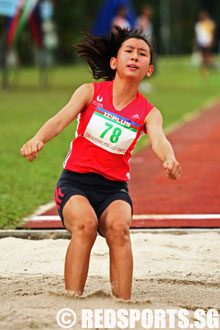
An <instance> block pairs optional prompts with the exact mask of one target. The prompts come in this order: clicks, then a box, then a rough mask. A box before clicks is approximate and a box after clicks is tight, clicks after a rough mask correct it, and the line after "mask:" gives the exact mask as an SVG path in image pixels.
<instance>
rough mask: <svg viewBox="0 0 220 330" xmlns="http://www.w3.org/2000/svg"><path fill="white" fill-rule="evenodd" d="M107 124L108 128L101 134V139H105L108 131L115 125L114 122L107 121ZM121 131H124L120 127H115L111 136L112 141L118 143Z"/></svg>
mask: <svg viewBox="0 0 220 330" xmlns="http://www.w3.org/2000/svg"><path fill="white" fill-rule="evenodd" d="M105 126H107V128H106V129H105V130H104V131H103V132H102V134H101V135H100V138H101V139H104V137H105V135H106V134H107V133H108V131H110V130H111V129H112V128H113V127H114V125H112V124H110V123H108V122H106V123H105ZM121 132H122V131H121V129H120V127H115V128H114V129H113V131H112V134H111V136H110V141H111V142H112V143H117V142H118V139H119V136H120V135H121Z"/></svg>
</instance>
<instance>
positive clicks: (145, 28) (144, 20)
mask: <svg viewBox="0 0 220 330" xmlns="http://www.w3.org/2000/svg"><path fill="white" fill-rule="evenodd" d="M152 13H153V10H152V7H151V6H144V7H143V8H142V10H141V13H140V15H139V16H138V18H137V20H136V27H137V29H138V30H139V31H140V32H143V33H144V34H145V35H146V36H147V38H148V40H149V41H150V42H152V40H153V24H152V22H151V18H152Z"/></svg>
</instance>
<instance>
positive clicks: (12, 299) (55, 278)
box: [0, 231, 220, 330]
mask: <svg viewBox="0 0 220 330" xmlns="http://www.w3.org/2000/svg"><path fill="white" fill-rule="evenodd" d="M131 239H132V245H133V255H134V280H133V291H132V292H133V293H132V299H131V301H130V302H128V303H126V302H121V301H118V300H116V299H115V298H113V297H112V296H111V288H110V284H109V277H108V276H109V260H108V248H107V245H106V242H105V240H104V239H103V238H102V237H99V236H98V237H97V240H96V242H95V245H94V247H93V250H92V256H91V262H90V269H89V276H88V280H87V283H86V288H85V292H84V295H83V296H82V297H81V298H73V297H68V296H66V295H65V291H64V280H63V266H64V258H65V252H66V249H67V246H68V240H66V239H58V240H52V239H44V240H24V239H19V238H12V237H9V238H2V239H0V251H1V263H0V279H1V286H0V296H1V303H0V329H13V330H14V329H16V330H17V329H24V330H25V329H61V328H60V327H59V326H58V324H57V321H56V315H57V313H58V311H59V310H61V309H63V308H71V309H73V310H74V311H75V312H76V315H77V322H76V324H75V326H74V327H73V329H81V320H80V315H81V309H83V308H84V309H85V308H90V309H94V308H97V309H98V308H100V309H103V308H109V309H113V310H115V311H116V312H117V310H119V309H121V308H126V309H139V310H143V309H151V310H154V309H155V308H157V309H158V308H164V309H167V308H186V309H188V310H189V312H190V321H192V322H193V311H194V310H196V309H197V308H202V309H205V310H208V309H211V308H214V309H217V310H218V311H219V313H220V252H219V251H220V235H219V233H218V232H214V231H213V232H210V231H209V232H205V231H204V232H201V233H193V232H192V233H189V232H188V233H182V234H181V233H180V232H179V234H175V233H173V234H171V233H149V232H148V233H144V232H132V233H131ZM96 329H99V328H97V327H96ZM115 329H119V328H117V327H116V328H115ZM135 329H143V327H142V325H141V323H140V322H137V323H136V326H135ZM166 329H169V327H168V326H167V327H166ZM175 329H179V327H177V326H176V327H175ZM205 329H206V328H205ZM207 329H208V328H207Z"/></svg>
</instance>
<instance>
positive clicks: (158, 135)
mask: <svg viewBox="0 0 220 330" xmlns="http://www.w3.org/2000/svg"><path fill="white" fill-rule="evenodd" d="M145 127H146V130H147V133H148V137H149V140H150V143H151V146H152V150H153V152H154V153H155V154H156V156H157V157H158V158H159V159H160V160H161V161H162V163H163V167H164V169H165V170H166V175H167V177H168V178H169V179H173V180H175V179H177V178H178V177H179V176H180V174H181V166H180V164H179V163H178V161H177V160H176V157H175V154H174V151H173V148H172V146H171V144H170V142H169V141H168V140H167V138H166V136H165V134H164V131H163V119H162V115H161V113H160V111H159V110H158V109H156V108H154V109H153V110H152V111H151V112H150V113H149V114H148V115H147V117H146V118H145Z"/></svg>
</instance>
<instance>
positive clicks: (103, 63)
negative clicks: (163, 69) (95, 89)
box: [75, 26, 153, 81]
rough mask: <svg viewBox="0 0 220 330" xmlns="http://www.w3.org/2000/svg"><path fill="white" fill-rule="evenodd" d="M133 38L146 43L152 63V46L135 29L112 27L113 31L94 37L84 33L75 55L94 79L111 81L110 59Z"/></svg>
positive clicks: (113, 75)
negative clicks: (81, 59)
mask: <svg viewBox="0 0 220 330" xmlns="http://www.w3.org/2000/svg"><path fill="white" fill-rule="evenodd" d="M131 38H135V39H141V40H144V41H145V42H146V44H147V45H148V46H149V48H150V54H151V60H150V64H152V63H153V46H152V45H151V44H150V42H149V41H148V39H147V36H146V35H145V34H143V33H142V32H140V31H139V30H137V29H134V28H132V29H125V28H120V27H118V26H114V30H113V31H112V32H111V33H110V34H107V35H98V36H94V35H92V34H90V33H84V39H83V40H82V41H81V42H80V43H78V44H77V45H76V46H75V47H76V53H77V55H78V56H79V57H81V58H83V59H84V60H85V61H86V62H87V63H88V65H89V67H90V70H91V73H92V75H93V77H94V79H104V80H109V81H111V80H113V79H114V78H115V73H116V72H115V70H112V69H111V67H110V59H111V58H112V57H117V54H118V51H119V49H120V47H121V45H122V44H123V42H124V41H125V40H128V39H131Z"/></svg>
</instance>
